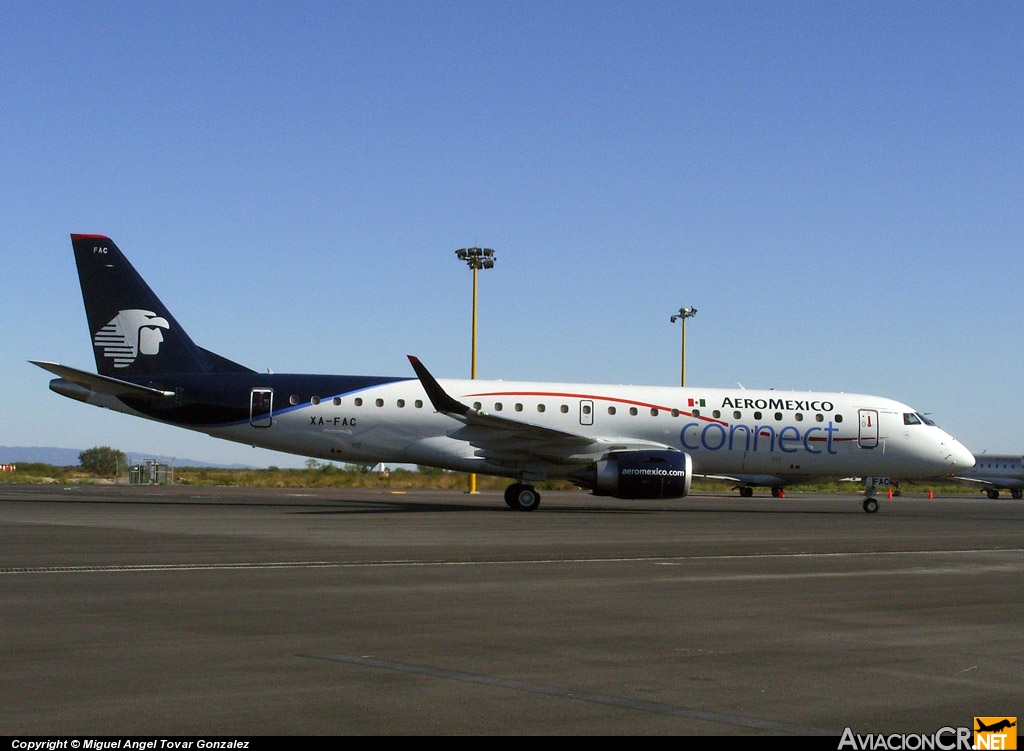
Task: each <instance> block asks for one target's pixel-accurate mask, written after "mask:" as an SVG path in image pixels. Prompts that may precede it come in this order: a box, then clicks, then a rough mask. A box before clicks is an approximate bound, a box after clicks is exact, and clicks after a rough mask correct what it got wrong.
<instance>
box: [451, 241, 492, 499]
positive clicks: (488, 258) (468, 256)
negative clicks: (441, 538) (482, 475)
mask: <svg viewBox="0 0 1024 751" xmlns="http://www.w3.org/2000/svg"><path fill="white" fill-rule="evenodd" d="M455 255H456V256H458V259H459V260H460V261H465V263H466V265H467V266H469V268H471V269H472V270H473V343H472V347H471V354H470V368H469V377H470V378H472V379H474V380H475V379H476V297H477V294H476V292H477V281H476V275H477V272H478V271H479V270H481V269H493V268H494V261H495V258H496V256H495V255H494V251H493V250H492V249H491V248H459V249H458V250H456V251H455ZM469 492H470V493H476V492H477V491H476V475H475V474H472V473H471V474H470V475H469Z"/></svg>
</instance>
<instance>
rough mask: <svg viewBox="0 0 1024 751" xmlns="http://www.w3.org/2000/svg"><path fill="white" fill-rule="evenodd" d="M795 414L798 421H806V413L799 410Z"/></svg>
mask: <svg viewBox="0 0 1024 751" xmlns="http://www.w3.org/2000/svg"><path fill="white" fill-rule="evenodd" d="M793 416H794V417H795V418H796V421H797V422H803V421H804V413H803V412H797V413H796V414H795V415H793Z"/></svg>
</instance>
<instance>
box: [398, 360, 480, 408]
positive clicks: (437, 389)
mask: <svg viewBox="0 0 1024 751" xmlns="http://www.w3.org/2000/svg"><path fill="white" fill-rule="evenodd" d="M407 356H408V358H409V362H410V363H412V369H413V370H415V371H416V377H417V378H419V379H420V383H421V384H423V390H424V391H426V392H427V397H428V398H429V399H430V403H431V404H433V405H434V409H436V410H437V411H438V412H441V413H443V414H451V415H466V414H468V413H469V411H470V410H469V407H467V406H466V405H465V404H463V403H462V402H460V401H459V400H458V399H453V398H452V397H450V396H449V395H448V392H447V391H445V390H444V389H443V388H441V384H440V383H438V382H437V379H435V378H434V376H432V375H430V371H429V370H427V369H426V368H425V367H424V366H423V363H421V362H420V359H419V358H418V357H416V356H414V355H407Z"/></svg>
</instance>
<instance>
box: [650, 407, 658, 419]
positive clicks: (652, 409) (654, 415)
mask: <svg viewBox="0 0 1024 751" xmlns="http://www.w3.org/2000/svg"><path fill="white" fill-rule="evenodd" d="M657 416H658V410H657V408H656V407H651V417H657Z"/></svg>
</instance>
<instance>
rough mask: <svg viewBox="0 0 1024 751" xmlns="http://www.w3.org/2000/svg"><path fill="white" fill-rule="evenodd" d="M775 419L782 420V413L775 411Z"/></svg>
mask: <svg viewBox="0 0 1024 751" xmlns="http://www.w3.org/2000/svg"><path fill="white" fill-rule="evenodd" d="M775 421H776V422H782V413H781V412H776V413H775Z"/></svg>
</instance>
